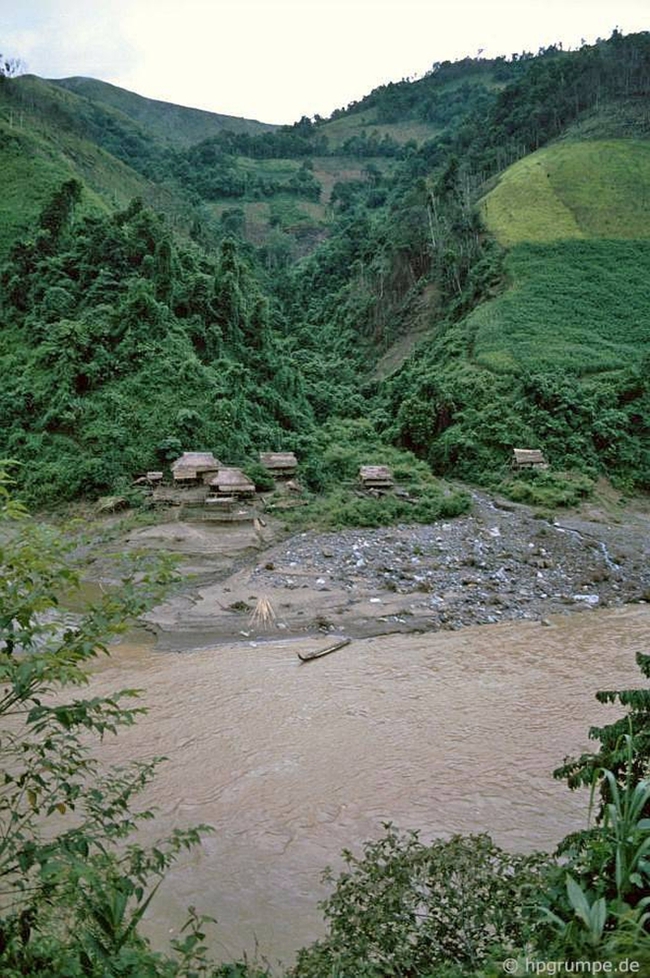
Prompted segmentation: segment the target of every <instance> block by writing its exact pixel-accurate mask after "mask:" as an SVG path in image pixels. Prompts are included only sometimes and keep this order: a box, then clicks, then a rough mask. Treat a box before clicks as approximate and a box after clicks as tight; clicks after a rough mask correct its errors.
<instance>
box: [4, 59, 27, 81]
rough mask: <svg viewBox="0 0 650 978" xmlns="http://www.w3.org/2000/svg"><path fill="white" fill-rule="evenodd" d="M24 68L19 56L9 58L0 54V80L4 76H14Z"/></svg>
mask: <svg viewBox="0 0 650 978" xmlns="http://www.w3.org/2000/svg"><path fill="white" fill-rule="evenodd" d="M24 70H25V64H24V62H23V61H21V59H20V58H10V57H7V56H6V55H4V54H0V82H2V81H3V80H4V79H5V78H15V77H16V75H22V73H23V72H24Z"/></svg>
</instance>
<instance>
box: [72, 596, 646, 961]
mask: <svg viewBox="0 0 650 978" xmlns="http://www.w3.org/2000/svg"><path fill="white" fill-rule="evenodd" d="M649 639H650V607H649V606H647V605H633V606H628V607H625V608H622V609H617V610H602V611H595V612H585V613H582V614H573V615H570V616H566V617H555V618H553V619H552V620H551V627H543V626H542V625H540V624H539V622H513V623H503V624H497V625H484V626H481V627H472V628H464V629H461V630H460V631H457V632H437V633H433V634H426V635H422V634H418V635H392V636H388V637H377V638H367V639H360V640H356V641H354V642H353V643H352V644H351V645H349V646H348V647H347V648H344V649H341V650H340V651H338V652H335V653H333V654H332V655H329V656H327V657H325V658H322V659H319V660H316V661H314V662H310V663H301V662H300V661H299V660H298V658H297V655H296V652H297V650H298V649H301V650H304V649H305V648H306V647H309V646H310V645H311V647H315V646H317V645H318V644H319V643H318V641H317V640H311V642H308V641H305V640H300V641H299V640H296V639H291V638H286V639H284V640H282V641H273V642H264V643H257V644H255V645H251V644H246V643H242V644H236V645H223V646H219V647H213V648H209V649H205V650H200V651H196V652H185V653H182V654H174V653H162V652H155V651H154V650H153V649H152V648H151V647H147V646H146V644H143V645H141V646H128V645H124V646H121V647H118V648H117V649H116V650H115V651H114V654H113V655H112V657H111V658H110V659H107V660H104V661H102V662H100V663H99V664H98V665H97V666H96V667H95V674H94V676H93V677H92V679H91V690H92V691H93V692H102V693H105V692H109V691H113V690H115V689H117V688H122V687H125V686H136V687H139V688H142V689H143V690H145V694H144V702H145V704H146V705H147V706H148V707H149V710H150V712H149V714H148V715H147V716H146V717H145V718H143V719H142V720H141V721H140V722H139V723H138V724H137V726H136V727H135V728H133V729H131V730H127V731H125V732H124V733H123V734H121V735H120V737H119V739H118V740H115V741H107V742H106V744H104V745H103V747H102V752H103V754H105V755H106V758H107V759H108V760H110V761H114V762H119V761H122V760H124V759H125V758H126V757H130V758H138V757H140V758H147V757H151V756H153V755H157V754H164V755H166V756H167V757H168V761H167V762H166V763H165V764H164V765H163V766H162V767H161V769H160V771H159V773H158V777H157V779H156V782H155V784H154V785H153V786H152V788H151V789H150V791H149V794H148V797H147V799H146V800H147V803H150V804H154V805H156V806H157V808H158V810H159V817H158V820H157V822H156V825H155V828H156V834H162V833H164V832H167V831H169V830H171V829H172V828H173V827H174V826H184V825H189V824H194V823H197V822H207V823H209V824H211V825H212V826H214V828H215V833H214V835H212V836H209V837H207V838H206V840H205V842H204V845H203V847H202V849H201V850H200V851H199V850H197V851H195V852H194V853H192V854H190V855H189V856H187V857H186V858H185V859H184V860H183V861H182V862H181V863H179V864H178V865H177V866H176V867H175V868H174V869H173V871H172V872H171V873H170V874H169V876H168V878H167V880H166V882H165V883H164V885H163V887H162V888H161V890H160V891H159V894H158V896H157V899H156V904H155V909H154V911H153V913H152V915H151V917H150V920H149V922H148V929H149V932H150V934H151V935H152V937H153V938H154V940H155V943H156V944H159V945H164V944H165V942H166V938H167V937H168V936H171V935H172V934H173V928H174V927H177V926H179V925H180V923H181V922H182V921H183V920H184V915H185V908H186V907H187V906H188V905H190V904H193V905H195V906H196V907H197V910H198V911H199V912H201V913H206V914H210V915H211V916H213V917H216V918H217V919H218V922H219V923H218V928H217V930H216V936H215V938H214V940H213V943H212V947H213V951H214V953H215V955H216V956H217V957H221V958H223V959H228V958H233V957H236V956H239V955H240V954H241V952H242V951H243V950H244V949H245V950H246V951H247V952H249V953H251V952H254V951H255V948H256V946H257V947H258V948H259V952H260V953H261V954H262V955H264V956H265V957H266V958H267V959H268V960H270V961H271V962H272V963H275V962H277V961H278V960H279V961H282V962H283V963H285V964H288V963H290V961H291V960H292V958H293V954H294V952H295V950H296V949H297V948H298V947H300V946H301V945H304V944H306V943H309V942H310V941H312V940H313V939H315V938H317V937H318V936H319V935H320V934H322V932H323V922H322V918H321V915H320V912H319V910H318V908H317V902H318V900H319V899H322V897H323V896H324V895H325V893H326V890H325V888H324V886H323V885H322V884H321V882H320V874H321V871H322V870H323V868H324V867H325V866H326V865H328V864H330V865H332V866H333V867H335V868H336V867H339V866H340V865H341V861H340V857H339V854H340V851H341V850H342V849H343V848H344V847H348V848H351V849H353V850H354V851H358V850H359V848H360V844H361V843H362V842H363V841H364V840H366V839H369V838H373V837H376V836H378V835H379V834H380V833H381V831H382V822H385V821H388V820H391V821H393V822H394V823H396V824H397V825H398V826H400V827H402V828H419V829H421V830H422V836H423V838H424V839H428V838H431V837H434V836H443V837H448V836H449V835H451V834H453V833H455V832H462V833H468V832H477V831H489V832H490V833H491V834H492V836H493V838H494V839H495V841H496V842H497V843H499V844H500V845H502V846H504V847H507V848H511V849H515V850H531V849H534V848H549V849H550V848H552V847H553V846H554V844H555V843H556V842H558V841H559V839H560V838H561V837H562V836H563V835H564V834H566V833H567V832H569V831H571V830H573V829H576V828H579V827H582V826H583V825H584V824H585V819H586V812H587V801H588V799H587V797H586V796H585V795H584V794H582V795H578V794H574V793H571V792H569V791H568V789H567V788H566V787H565V786H564V785H563V784H561V783H558V782H555V781H553V779H552V777H551V771H552V769H553V768H554V767H555V766H557V764H559V763H560V762H561V761H562V759H563V757H564V756H565V754H568V753H574V752H578V751H580V750H581V749H584V748H586V747H587V746H588V743H589V742H588V739H587V729H588V727H589V725H590V724H591V723H594V722H600V721H602V720H604V719H613V718H614V717H616V716H618V715H619V711H618V710H617V708H616V707H603V706H599V705H598V704H597V703H596V701H595V699H594V692H595V691H596V690H597V689H602V688H608V687H614V688H616V687H620V686H625V685H639V684H640V683H641V675H640V673H639V671H638V669H637V668H636V665H635V663H634V653H635V652H636V651H647V650H648V648H649V645H650V641H649ZM321 644H322V643H321ZM147 831H151V832H152V833H153V829H152V828H148V829H147Z"/></svg>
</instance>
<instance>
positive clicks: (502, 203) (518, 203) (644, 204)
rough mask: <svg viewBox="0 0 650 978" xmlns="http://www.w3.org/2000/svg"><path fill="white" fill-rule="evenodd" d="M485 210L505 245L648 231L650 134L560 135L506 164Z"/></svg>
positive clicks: (483, 204)
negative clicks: (647, 137) (574, 138)
mask: <svg viewBox="0 0 650 978" xmlns="http://www.w3.org/2000/svg"><path fill="white" fill-rule="evenodd" d="M481 211H482V214H483V218H484V220H485V222H486V224H487V226H488V228H489V229H490V231H492V233H493V234H494V235H495V236H496V237H497V239H498V240H499V242H500V243H501V244H502V245H504V246H505V247H512V246H513V245H516V244H519V243H520V242H522V241H537V242H551V241H558V240H565V239H568V238H648V237H650V142H647V141H643V140H633V139H610V140H594V141H588V142H569V141H567V142H563V143H556V144H554V145H553V146H549V147H547V148H546V149H543V150H540V151H539V152H537V153H533V154H532V155H530V156H527V157H525V158H524V159H522V160H519V162H517V163H515V164H514V165H513V166H511V167H509V168H508V170H506V171H505V173H504V174H503V175H502V176H501V179H500V180H499V183H498V184H497V186H496V187H495V188H494V190H492V191H491V192H490V193H489V194H487V196H486V197H485V198H484V199H483V201H482V202H481Z"/></svg>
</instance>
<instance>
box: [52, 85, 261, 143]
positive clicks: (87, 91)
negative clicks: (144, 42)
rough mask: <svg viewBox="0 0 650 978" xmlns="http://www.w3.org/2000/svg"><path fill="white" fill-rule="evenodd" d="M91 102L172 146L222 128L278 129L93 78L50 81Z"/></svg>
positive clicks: (258, 131) (240, 130) (233, 130)
mask: <svg viewBox="0 0 650 978" xmlns="http://www.w3.org/2000/svg"><path fill="white" fill-rule="evenodd" d="M51 84H53V85H58V86H60V87H61V88H64V89H66V90H67V91H70V92H74V93H75V94H76V95H80V96H82V97H84V98H87V99H89V100H90V101H92V102H94V103H98V104H100V105H105V106H109V107H110V108H111V109H116V110H117V111H119V112H120V113H122V114H123V115H125V116H128V117H129V118H130V119H132V120H133V121H134V122H137V123H138V125H140V126H142V127H143V128H144V129H146V130H147V131H148V132H150V133H152V134H153V135H154V136H155V137H156V139H158V140H160V142H162V143H165V144H170V145H174V146H191V145H192V144H193V143H198V142H200V141H201V140H202V139H208V138H209V137H210V136H214V135H215V133H217V132H219V131H220V130H222V129H229V130H230V131H231V132H247V133H260V132H269V131H272V130H273V129H275V128H277V127H275V126H274V125H272V124H270V123H265V122H257V121H255V120H253V119H243V118H240V117H237V116H230V115H221V114H220V113H218V112H206V111H204V110H203V109H192V108H188V107H186V106H183V105H174V104H173V103H171V102H161V101H159V100H157V99H152V98H144V97H143V96H142V95H136V93H135V92H129V91H127V90H126V89H124V88H118V87H117V86H115V85H109V84H108V83H107V82H103V81H98V80H97V79H96V78H78V77H76V78H59V79H56V80H53V81H52V82H51Z"/></svg>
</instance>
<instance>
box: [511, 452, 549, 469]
mask: <svg viewBox="0 0 650 978" xmlns="http://www.w3.org/2000/svg"><path fill="white" fill-rule="evenodd" d="M512 467H513V468H514V469H547V468H548V462H547V461H546V459H545V458H544V455H543V453H542V452H541V451H540V450H539V449H537V448H513V450H512Z"/></svg>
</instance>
